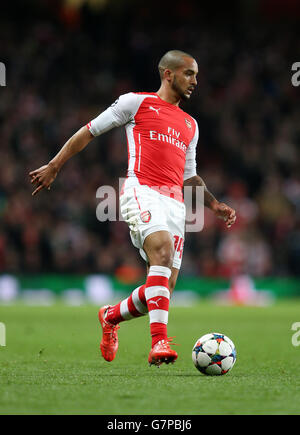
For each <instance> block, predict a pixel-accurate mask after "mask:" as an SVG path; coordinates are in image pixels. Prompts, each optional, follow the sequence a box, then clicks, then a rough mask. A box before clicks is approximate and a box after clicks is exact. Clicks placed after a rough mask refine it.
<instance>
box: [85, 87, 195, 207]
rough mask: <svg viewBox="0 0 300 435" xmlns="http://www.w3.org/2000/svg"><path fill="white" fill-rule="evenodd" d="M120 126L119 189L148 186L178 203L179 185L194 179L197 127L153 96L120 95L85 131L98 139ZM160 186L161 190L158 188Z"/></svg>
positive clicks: (151, 94) (180, 197) (181, 113)
mask: <svg viewBox="0 0 300 435" xmlns="http://www.w3.org/2000/svg"><path fill="white" fill-rule="evenodd" d="M121 125H124V126H125V130H126V135H127V146H128V171H127V179H126V181H125V183H124V186H123V188H128V187H133V186H136V185H148V186H150V187H151V188H154V189H156V190H157V189H158V190H159V191H160V193H164V189H165V190H166V194H167V195H168V196H169V194H168V192H173V193H174V194H175V195H174V194H173V193H172V195H171V196H172V197H174V198H175V199H179V200H181V201H182V187H183V181H184V180H186V179H188V178H191V177H193V176H195V175H196V146H197V142H198V125H197V122H196V121H195V119H194V118H192V117H191V116H190V115H188V114H187V113H185V112H184V111H183V110H181V109H180V108H179V107H178V106H175V105H173V104H170V103H167V102H166V101H164V100H162V99H161V98H160V97H159V96H158V95H157V94H156V93H145V92H140V93H133V92H130V93H128V94H124V95H121V96H120V97H119V99H118V100H117V101H116V102H115V103H114V104H112V105H111V106H110V107H109V108H108V109H106V110H105V111H104V112H103V113H101V114H100V115H99V116H98V117H97V118H95V119H94V120H92V121H91V122H90V123H89V124H88V125H87V127H88V128H89V130H90V132H91V133H92V134H93V136H98V135H100V134H102V133H105V132H106V131H108V130H110V129H112V128H113V127H118V126H121ZM162 186H163V187H162Z"/></svg>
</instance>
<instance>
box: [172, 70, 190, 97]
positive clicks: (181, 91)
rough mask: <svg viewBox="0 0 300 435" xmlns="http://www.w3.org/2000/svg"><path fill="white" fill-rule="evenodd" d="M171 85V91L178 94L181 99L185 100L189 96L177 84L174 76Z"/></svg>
mask: <svg viewBox="0 0 300 435" xmlns="http://www.w3.org/2000/svg"><path fill="white" fill-rule="evenodd" d="M171 86H172V89H173V91H175V92H176V93H177V94H178V95H179V97H180V99H181V100H184V101H187V100H188V99H189V98H190V97H189V95H185V93H184V92H183V90H182V88H181V87H180V86H179V84H178V82H177V79H176V76H174V80H173V83H172V85H171Z"/></svg>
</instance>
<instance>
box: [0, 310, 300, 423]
mask: <svg viewBox="0 0 300 435" xmlns="http://www.w3.org/2000/svg"><path fill="white" fill-rule="evenodd" d="M97 311H98V309H97V307H96V306H91V305H84V306H81V307H70V306H65V305H60V304H57V305H53V306H50V307H32V306H31V307H30V306H25V305H21V304H19V305H11V306H0V322H3V323H5V325H6V334H7V335H6V347H0V414H102V415H104V414H114V415H127V414H128V415H129V414H130V415H172V414H173V415H174V414H176V415H188V414H300V346H299V347H295V346H293V345H292V336H293V334H294V333H295V332H293V331H292V330H291V326H292V324H293V323H295V322H300V303H299V301H290V302H280V303H276V304H275V305H273V306H271V307H266V308H258V307H256V308H255V307H221V306H216V305H213V304H211V303H209V302H203V303H199V304H197V305H195V306H193V307H172V306H171V309H170V317H169V328H168V330H169V335H170V336H176V340H175V341H176V342H177V343H180V346H177V347H176V350H177V351H178V354H179V357H178V360H177V362H176V363H175V364H174V365H168V366H167V365H163V366H162V367H160V368H159V369H158V368H157V367H154V366H152V367H149V366H148V364H147V357H148V353H149V350H150V335H149V326H148V317H145V318H139V319H134V320H131V321H129V322H124V323H122V324H121V328H120V330H119V339H120V344H119V351H118V354H117V356H116V359H115V360H114V361H113V362H111V363H108V362H106V361H104V360H103V358H102V357H101V356H100V353H99V347H98V346H99V340H100V337H101V334H100V329H99V326H98V320H97ZM214 331H216V332H221V333H224V334H226V335H228V336H229V337H230V338H231V339H232V340H233V341H234V343H235V345H236V348H237V362H236V364H235V366H234V368H233V370H232V371H231V372H230V373H228V374H227V375H225V376H220V377H206V376H204V375H202V374H201V373H199V372H198V371H197V370H196V369H195V367H194V366H193V363H192V358H191V351H192V347H193V345H194V343H195V341H196V340H197V338H199V337H200V336H201V335H203V334H205V333H208V332H214Z"/></svg>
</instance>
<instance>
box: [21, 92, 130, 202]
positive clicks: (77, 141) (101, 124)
mask: <svg viewBox="0 0 300 435" xmlns="http://www.w3.org/2000/svg"><path fill="white" fill-rule="evenodd" d="M135 106H136V97H135V95H134V94H133V93H129V94H125V95H122V96H121V97H120V98H119V99H118V100H117V101H115V103H113V104H112V105H111V106H110V107H109V108H108V109H106V110H105V111H104V112H102V113H100V115H99V116H97V118H95V119H93V120H92V121H91V122H89V123H88V124H87V125H86V126H84V127H82V128H80V129H79V130H78V131H77V132H76V133H75V134H74V135H73V136H72V137H71V138H70V139H69V140H68V141H67V142H66V143H65V144H64V146H63V147H62V148H61V150H60V151H59V152H58V153H57V154H56V156H55V157H54V158H53V159H52V160H51V161H50V162H49V163H48V164H47V165H44V166H41V167H40V168H38V169H36V170H34V171H31V172H30V173H29V176H30V179H31V183H32V184H33V185H34V186H35V190H34V191H33V193H32V196H34V195H36V194H37V193H38V192H40V191H41V190H42V189H48V190H50V186H51V184H52V183H53V181H54V180H55V178H56V176H57V174H58V172H59V171H60V169H61V168H62V166H63V165H64V164H65V163H66V161H67V160H69V159H70V158H71V157H72V156H74V155H75V154H77V153H79V152H80V151H82V150H83V149H84V148H85V147H86V146H87V145H88V143H89V142H90V141H91V140H92V139H93V138H94V137H95V136H99V135H101V134H103V133H105V132H107V131H109V130H111V129H112V128H113V127H118V126H121V125H124V124H126V123H127V122H129V121H130V119H131V116H132V113H133V111H134V110H135Z"/></svg>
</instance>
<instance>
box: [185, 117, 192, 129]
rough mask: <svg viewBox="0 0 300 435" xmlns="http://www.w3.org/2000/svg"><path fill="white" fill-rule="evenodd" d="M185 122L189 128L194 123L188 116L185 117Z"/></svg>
mask: <svg viewBox="0 0 300 435" xmlns="http://www.w3.org/2000/svg"><path fill="white" fill-rule="evenodd" d="M185 123H186V125H187V126H188V128H192V123H191V121H189V120H188V119H187V118H185Z"/></svg>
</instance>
